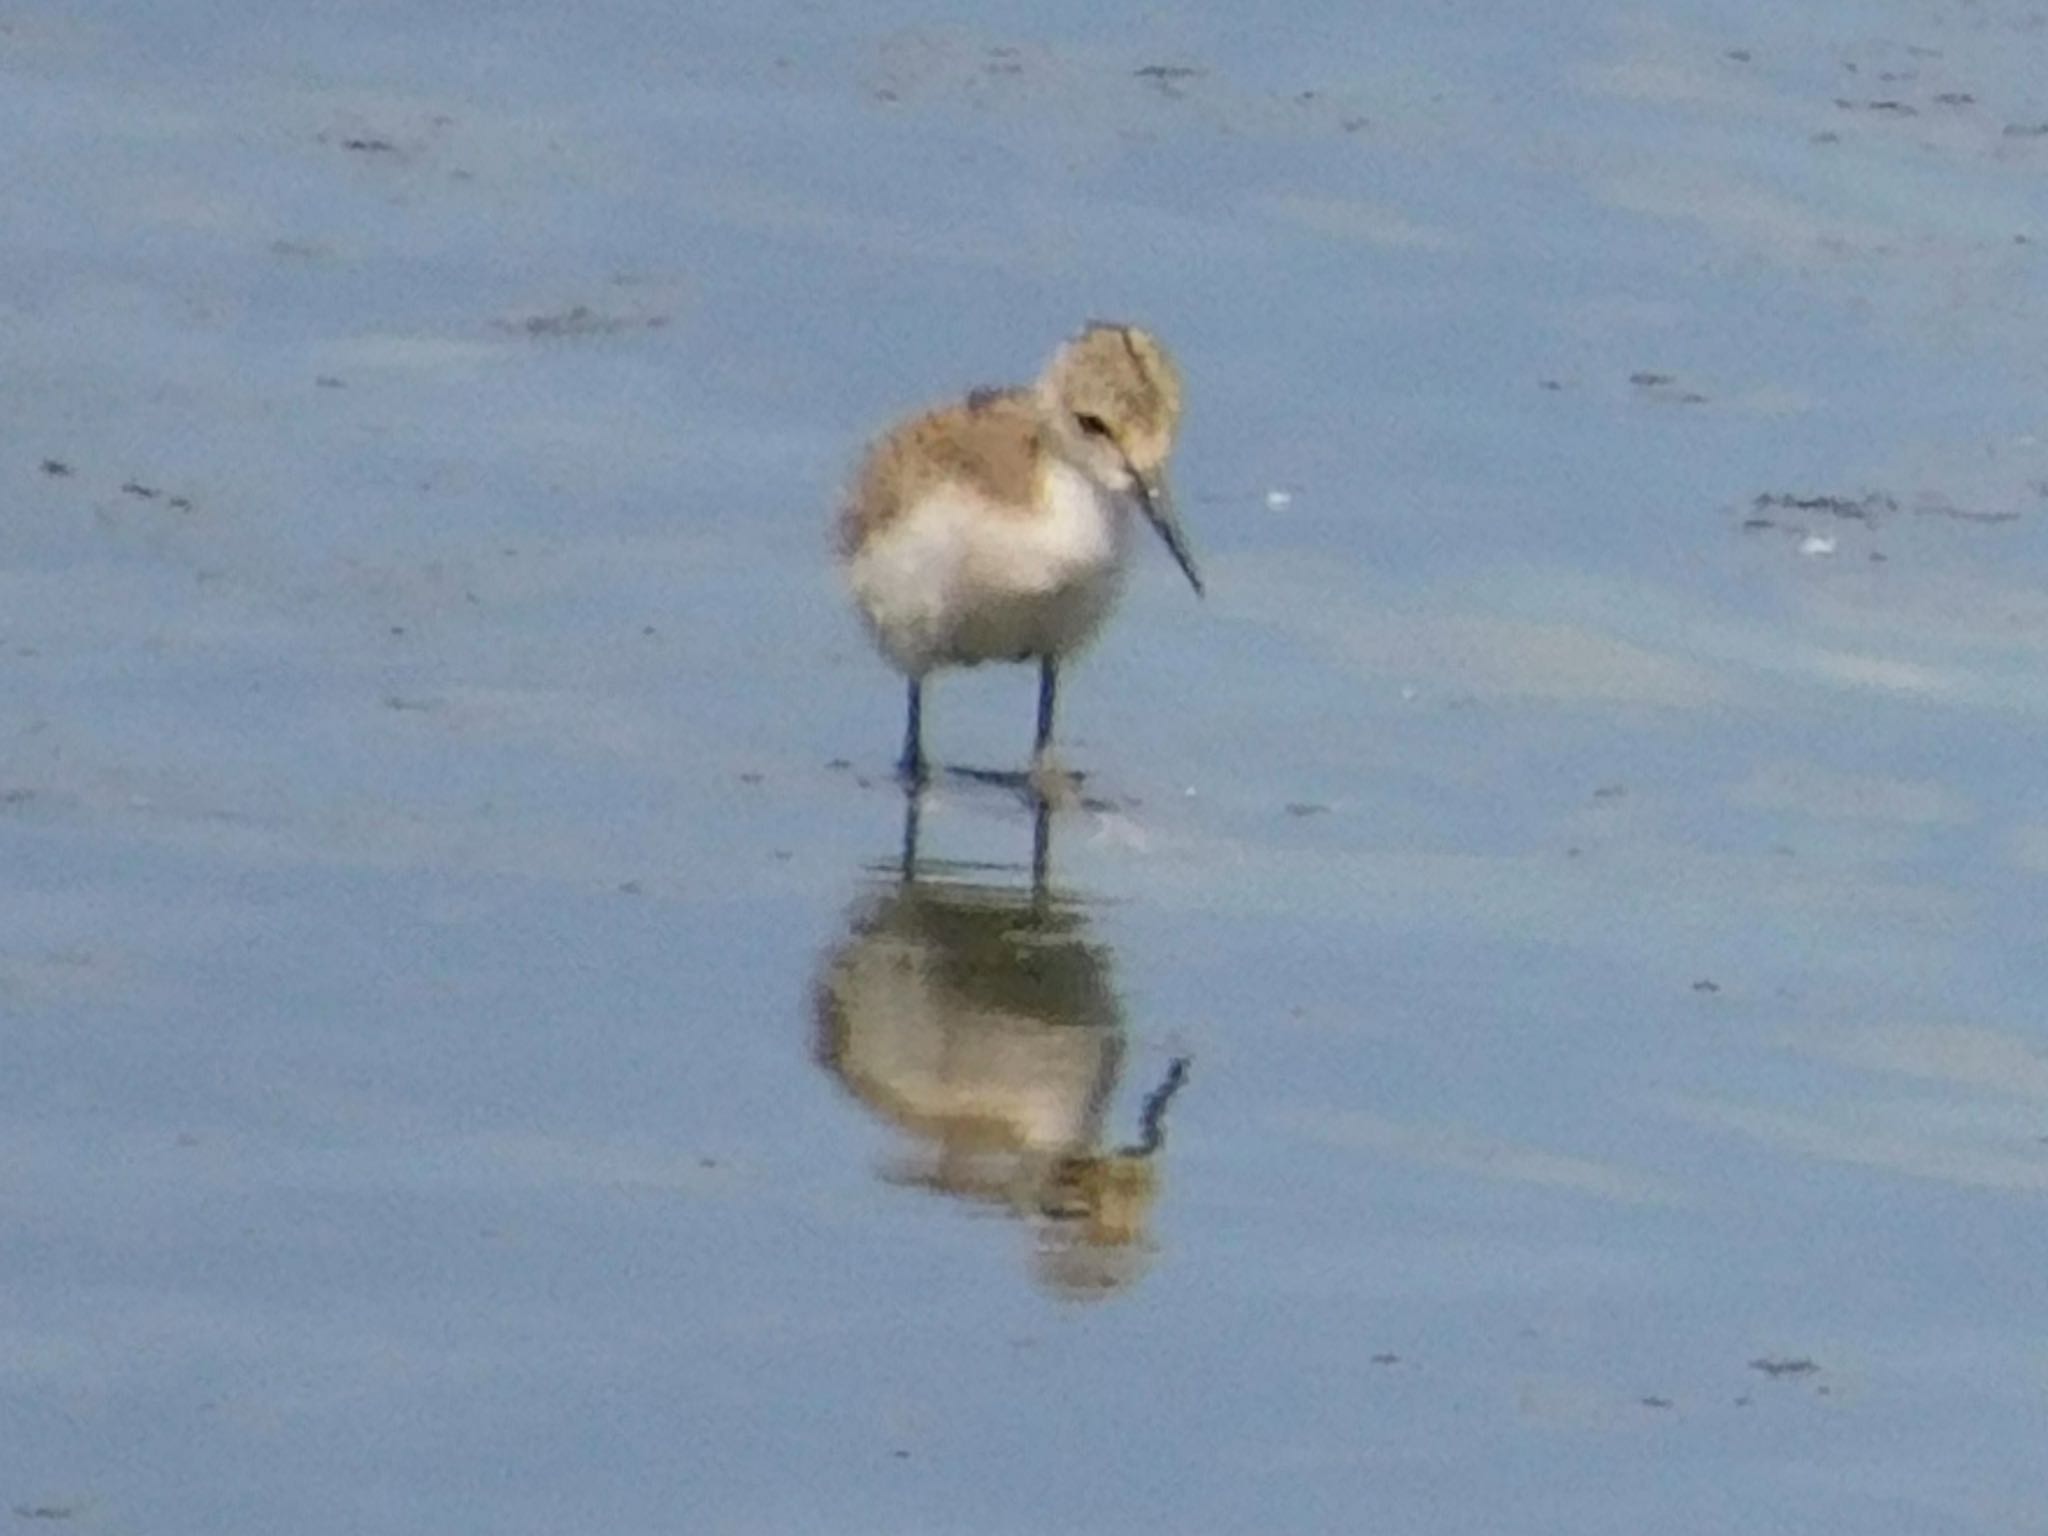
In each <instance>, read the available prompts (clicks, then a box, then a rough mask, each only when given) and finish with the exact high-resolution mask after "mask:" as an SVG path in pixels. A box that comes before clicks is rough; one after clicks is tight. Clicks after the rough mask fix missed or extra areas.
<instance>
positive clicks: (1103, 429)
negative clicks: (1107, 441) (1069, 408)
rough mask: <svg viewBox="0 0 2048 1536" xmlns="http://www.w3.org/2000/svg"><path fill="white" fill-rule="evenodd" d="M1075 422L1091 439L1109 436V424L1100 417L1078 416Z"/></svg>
mask: <svg viewBox="0 0 2048 1536" xmlns="http://www.w3.org/2000/svg"><path fill="white" fill-rule="evenodd" d="M1074 421H1075V422H1076V424H1078V425H1079V427H1080V428H1081V430H1082V431H1083V432H1086V433H1087V434H1088V435H1089V436H1090V437H1107V436H1109V423H1108V422H1106V421H1104V420H1103V419H1102V418H1101V417H1100V416H1076V417H1075V418H1074Z"/></svg>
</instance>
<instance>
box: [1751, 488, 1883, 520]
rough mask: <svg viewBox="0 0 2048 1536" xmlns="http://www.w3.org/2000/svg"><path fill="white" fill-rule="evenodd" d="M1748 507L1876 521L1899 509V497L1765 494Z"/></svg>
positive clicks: (1763, 510)
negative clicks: (1883, 513)
mask: <svg viewBox="0 0 2048 1536" xmlns="http://www.w3.org/2000/svg"><path fill="white" fill-rule="evenodd" d="M1750 505H1751V506H1752V507H1754V508H1755V509H1756V510H1757V511H1758V512H1767V511H1770V510H1772V509H1773V508H1775V509H1778V510H1780V511H1785V512H1825V513H1826V514H1827V515H1828V516H1830V517H1843V518H1848V519H1849V520H1851V521H1852V522H1859V523H1868V522H1872V521H1875V519H1876V517H1877V514H1878V513H1880V512H1896V511H1898V510H1899V503H1898V498H1897V497H1895V496H1888V495H1886V494H1885V493H1884V492H1882V491H1872V492H1871V493H1870V494H1869V495H1867V496H1862V497H1851V496H1832V495H1821V496H1802V495H1797V494H1794V493H1792V492H1789V491H1766V492H1765V493H1764V494H1762V495H1760V496H1757V497H1756V498H1754V499H1753V500H1752V501H1751V502H1750Z"/></svg>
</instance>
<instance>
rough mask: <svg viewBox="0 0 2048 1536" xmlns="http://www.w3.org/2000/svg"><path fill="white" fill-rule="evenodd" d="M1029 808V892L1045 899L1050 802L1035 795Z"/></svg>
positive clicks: (1049, 867)
mask: <svg viewBox="0 0 2048 1536" xmlns="http://www.w3.org/2000/svg"><path fill="white" fill-rule="evenodd" d="M1037 801H1038V803H1037V804H1036V805H1034V806H1033V807H1032V808H1031V894H1032V896H1033V898H1034V899H1036V900H1038V901H1041V902H1042V901H1044V900H1045V894H1046V889H1045V879H1046V876H1047V875H1048V874H1050V873H1051V870H1052V802H1051V801H1049V800H1047V799H1046V798H1045V796H1043V795H1040V796H1038V797H1037Z"/></svg>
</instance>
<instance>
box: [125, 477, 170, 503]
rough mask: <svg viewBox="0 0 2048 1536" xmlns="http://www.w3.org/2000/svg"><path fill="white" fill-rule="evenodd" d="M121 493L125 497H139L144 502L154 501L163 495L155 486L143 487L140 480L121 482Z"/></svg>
mask: <svg viewBox="0 0 2048 1536" xmlns="http://www.w3.org/2000/svg"><path fill="white" fill-rule="evenodd" d="M121 493H122V494H123V495H125V496H139V497H141V498H142V499H143V500H144V501H155V500H156V499H157V497H159V496H161V495H163V492H162V491H160V490H158V489H157V488H156V487H155V486H153V485H144V484H143V483H142V482H141V481H140V480H124V481H122V482H121Z"/></svg>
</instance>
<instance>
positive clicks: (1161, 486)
mask: <svg viewBox="0 0 2048 1536" xmlns="http://www.w3.org/2000/svg"><path fill="white" fill-rule="evenodd" d="M1131 483H1132V484H1134V485H1135V486H1137V488H1138V505H1139V506H1141V507H1143V508H1144V509H1145V521H1146V522H1148V523H1150V524H1151V525H1152V526H1153V527H1154V528H1156V529H1158V530H1159V537H1160V538H1162V539H1164V540H1166V547H1167V548H1168V549H1170V550H1171V551H1173V558H1174V561H1175V563H1176V564H1178V565H1179V566H1180V568H1181V572H1182V574H1183V575H1185V576H1186V577H1187V579H1188V585H1189V586H1191V587H1193V588H1194V589H1195V596H1197V597H1200V596H1201V595H1202V576H1201V573H1200V572H1199V571H1197V570H1196V569H1195V557H1194V554H1193V552H1191V551H1190V550H1189V549H1188V539H1187V535H1186V534H1184V533H1182V532H1181V530H1180V519H1179V518H1177V517H1175V516H1174V513H1173V492H1172V490H1171V489H1170V488H1169V487H1168V486H1167V483H1166V475H1165V474H1164V472H1160V473H1156V474H1153V475H1149V476H1147V475H1141V474H1138V473H1136V472H1135V471H1133V473H1132V475H1131Z"/></svg>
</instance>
